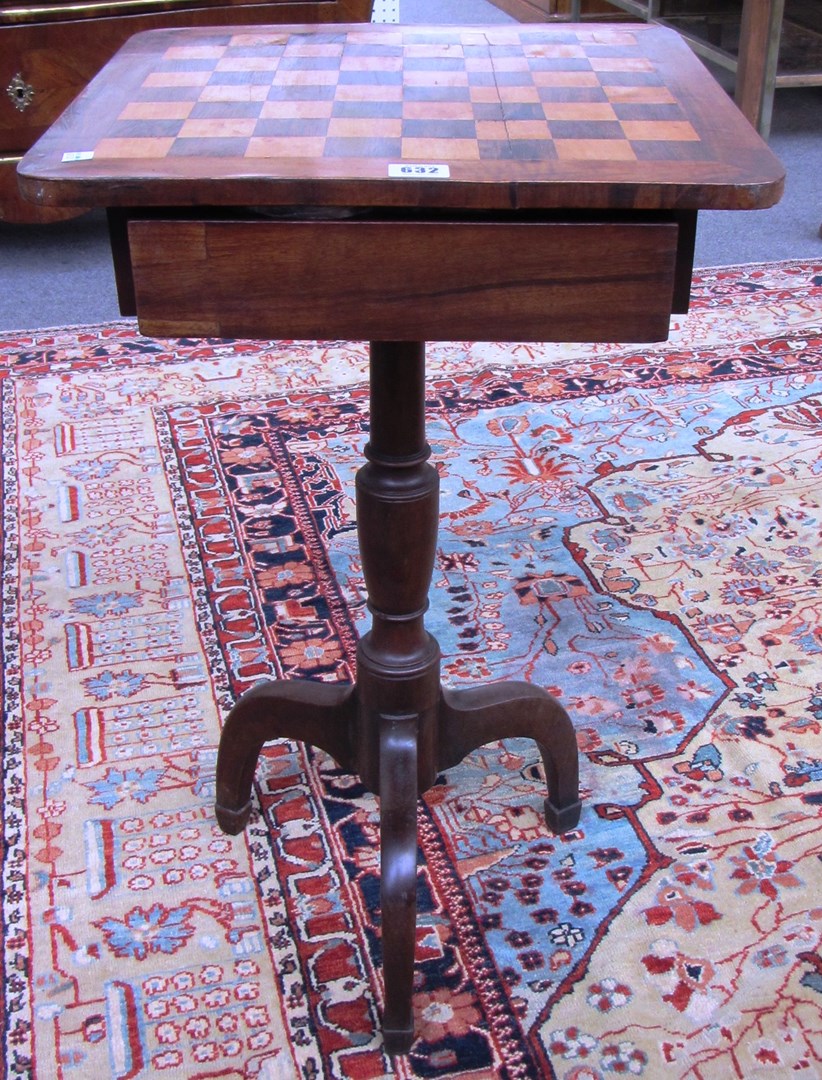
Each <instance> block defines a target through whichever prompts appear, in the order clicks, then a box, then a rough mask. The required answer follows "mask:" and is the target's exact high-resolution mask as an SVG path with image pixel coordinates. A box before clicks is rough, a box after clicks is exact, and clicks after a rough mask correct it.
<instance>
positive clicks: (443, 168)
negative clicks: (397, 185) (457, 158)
mask: <svg viewBox="0 0 822 1080" xmlns="http://www.w3.org/2000/svg"><path fill="white" fill-rule="evenodd" d="M388 175H389V176H395V177H397V178H399V179H400V180H418V179H419V178H420V177H425V179H426V180H447V179H448V177H449V176H450V175H451V170H450V169H449V168H448V166H447V165H424V164H413V163H412V162H410V161H409V162H402V163H401V164H393V165H389V166H388Z"/></svg>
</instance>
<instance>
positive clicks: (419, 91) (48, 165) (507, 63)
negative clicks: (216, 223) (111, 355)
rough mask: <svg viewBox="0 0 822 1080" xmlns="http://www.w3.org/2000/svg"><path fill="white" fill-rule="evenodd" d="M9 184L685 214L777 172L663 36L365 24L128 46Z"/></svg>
mask: <svg viewBox="0 0 822 1080" xmlns="http://www.w3.org/2000/svg"><path fill="white" fill-rule="evenodd" d="M20 174H21V178H22V179H21V183H22V187H23V191H24V193H25V194H26V195H28V197H30V198H33V199H34V200H35V201H38V202H44V203H52V204H61V203H63V204H66V203H67V204H75V205H92V204H93V205H97V204H99V203H100V202H101V201H103V202H105V203H108V204H109V205H131V204H135V203H139V204H142V205H146V204H147V203H148V204H158V205H172V204H173V205H178V206H180V205H190V204H197V205H201V204H203V203H213V204H215V205H227V204H231V205H238V204H248V203H252V204H265V205H283V204H285V205H294V204H303V205H304V204H309V205H319V206H322V205H371V206H374V205H391V206H421V205H422V206H431V207H436V206H442V207H455V206H459V207H463V208H474V209H481V208H486V207H487V208H495V209H498V208H508V207H516V208H550V207H559V206H561V207H564V208H569V207H580V208H588V209H590V208H612V207H614V206H620V207H624V208H631V207H636V206H640V207H641V208H643V209H654V208H657V207H659V208H670V207H677V208H683V209H684V208H688V209H694V208H696V209H699V208H703V207H713V208H721V207H726V208H740V207H741V208H746V207H758V206H767V205H771V204H772V203H773V202H775V201H776V199H778V197H779V194H780V193H781V185H782V175H783V170H782V167H781V165H780V163H779V161H778V160H777V159H776V158H775V157H774V156H773V155H772V154H771V152H770V151H769V150H768V148H767V146H766V145H765V144H764V143H763V142H762V141H761V140H760V139H759V137H758V136H757V135H756V133H755V132H754V131H753V129H752V128H751V127H750V125H749V124H748V122H747V121H746V120H745V119H744V118H743V117H742V115H741V114H740V113H739V112H738V111H737V109H736V107H735V106H734V105H733V104H732V102H731V101H730V100H729V99H728V97H727V95H726V94H725V92H724V91H723V90H722V89H721V88H720V87H719V86H718V84H717V83H716V82H715V81H714V79H713V78H712V77H711V76H710V75H709V74H708V72H707V71H706V69H705V68H704V67H703V65H702V64H701V63H700V61H698V60H697V59H696V57H694V56H693V54H692V53H691V51H690V49H689V48H688V47H687V45H686V44H685V43H684V42H683V41H682V40H681V39H680V38H679V36H678V35H677V34H675V33H674V32H673V31H670V30H666V29H663V28H660V27H654V26H642V25H637V26H626V25H625V24H620V25H619V26H617V25H613V26H612V25H607V24H596V25H591V24H587V25H573V24H551V25H544V26H543V25H536V24H526V25H522V26H516V25H512V26H487V27H454V26H437V27H423V26H406V27H403V26H395V25H383V26H378V25H368V24H363V25H347V26H331V27H329V26H328V25H323V26H317V27H310V26H295V27H282V26H270V27H257V28H247V27H234V28H232V27H223V28H203V29H199V28H197V29H188V28H186V29H174V30H154V31H148V32H146V33H142V34H138V35H136V36H135V37H134V38H132V39H131V41H130V42H128V44H127V45H126V46H125V47H124V48H123V49H122V50H121V51H120V52H119V53H118V54H117V55H116V56H115V57H114V58H113V59H112V60H111V61H110V63H109V64H108V65H107V67H106V68H105V69H104V70H103V71H102V72H101V73H100V74H99V75H98V76H97V78H96V79H95V80H93V81H92V83H91V84H90V85H89V86H88V87H87V88H86V90H85V91H84V92H83V94H82V95H81V96H80V98H78V100H77V101H76V102H75V103H74V105H72V106H71V107H70V108H69V109H68V110H67V112H66V113H65V114H64V115H63V117H62V118H61V119H60V121H58V123H57V124H56V125H55V126H54V127H53V128H52V129H51V130H50V131H49V132H48V133H47V134H46V135H45V136H44V137H43V139H41V140H40V142H38V143H37V144H36V145H35V146H34V147H33V148H32V150H31V151H30V152H29V153H28V154H27V155H26V157H25V159H24V161H23V162H22V164H21V166H20Z"/></svg>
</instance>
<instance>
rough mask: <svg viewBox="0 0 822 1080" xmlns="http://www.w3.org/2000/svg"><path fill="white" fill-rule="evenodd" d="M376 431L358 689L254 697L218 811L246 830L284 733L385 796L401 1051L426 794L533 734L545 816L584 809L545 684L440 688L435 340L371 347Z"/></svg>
mask: <svg viewBox="0 0 822 1080" xmlns="http://www.w3.org/2000/svg"><path fill="white" fill-rule="evenodd" d="M370 423H371V427H370V441H369V443H368V445H367V446H366V449H365V456H366V458H367V459H368V460H367V463H366V464H365V465H364V466H363V467H362V468H361V469H360V470H359V472H358V474H357V523H358V531H359V543H360V552H361V555H362V564H363V574H364V577H365V584H366V589H367V591H368V605H369V609H370V611H371V614H372V626H371V630H370V631H369V632H368V633H367V634H366V635H365V636H364V637H363V638H362V640H361V641H360V643H359V647H358V651H357V681H356V684H355V685H353V686H349V685H338V684H329V683H315V682H290V681H284V680H279V681H269V682H263V683H259V684H258V685H256V686H254V687H253V688H252V689H251V690H249V691H247V692H246V693H245V694H243V695H242V696H241V697H240V699H239V700H238V701H237V703H236V705H235V706H234V708H233V709H232V710H231V712H230V713H229V715H228V717H227V718H226V722H225V726H224V728H223V733H222V737H221V739H220V748H219V753H218V757H217V799H216V813H217V820H218V821H219V824H220V827H221V828H222V829H223V830H224V831H225V832H228V833H238V832H240V831H241V830H242V829H243V828H244V826H245V824H246V822H247V821H248V817H249V814H250V812H251V786H252V783H253V779H254V771H255V767H256V764H257V759H258V757H259V754H260V751H261V749H262V746H263V744H264V743H266V742H268V741H270V740H271V739H277V738H287V739H299V740H302V741H303V742H307V743H310V744H312V745H314V746H318V747H320V748H321V749H323V750H325V751H326V752H327V753H329V754H330V755H331V756H332V757H333V758H334V759H335V761H336V762H337V763H338V765H339V766H340V767H341V768H342V769H345V770H347V771H349V772H352V773H358V774H359V776H360V777H361V779H362V781H363V783H364V785H365V786H366V787H367V788H368V789H369V790H370V791H372V792H374V793H375V794H377V795H378V796H379V798H380V843H381V884H380V906H381V916H382V946H383V973H384V979H385V1011H384V1016H383V1033H384V1038H385V1045H386V1049H387V1050H388V1052H389V1053H390V1054H399V1053H404V1052H406V1051H407V1050H408V1049H409V1048H410V1046H411V1043H412V1042H413V1038H414V1024H413V1011H412V1004H411V997H412V984H413V969H414V943H415V938H416V883H417V798H418V796H419V795H420V794H421V793H422V792H424V791H426V790H427V789H428V788H430V787H431V786H432V785H433V784H434V783H435V781H436V778H437V776H438V774H439V773H440V772H441V771H442V770H443V769H447V768H450V767H452V766H454V765H457V764H458V763H459V762H460V761H461V760H462V759H463V757H465V755H466V754H468V753H469V752H470V751H472V750H475V749H476V748H477V747H479V746H483V745H484V744H486V743H489V742H494V741H496V740H498V739H509V738H517V737H523V736H527V737H529V738H532V739H534V740H535V741H536V743H537V744H538V746H539V750H540V753H541V755H542V760H543V762H544V765H545V775H546V779H547V786H548V798H547V799H546V800H545V817H546V821H547V823H548V825H549V827H550V828H551V829H553V830H554V831H555V832H565V831H567V830H568V829H572V828H573V827H574V826H575V825H576V824H577V822H578V820H579V815H580V802H579V791H578V758H577V745H576V737H575V734H574V729H573V726H572V724H571V720H570V718H569V716H568V714H567V713H566V712H565V710H564V709H563V708H562V706H561V705H560V704H559V702H558V701H556V699H554V698H553V697H551V695H550V694H548V693H546V692H545V691H544V690H542V689H540V688H539V687H536V686H531V685H530V684H528V683H524V682H522V683H521V682H511V683H492V684H489V685H487V686H478V687H473V688H467V689H462V690H448V689H445V688H443V687H442V686H441V684H440V652H439V647H438V645H437V642H436V640H435V639H434V638H433V637H432V636H431V634H429V633H428V632H427V630H426V629H425V626H424V613H425V610H426V608H427V606H428V601H427V596H428V589H429V586H430V583H431V576H432V573H433V569H434V558H435V553H436V544H437V529H438V519H439V475H438V473H437V471H436V469H434V468H433V467H432V466H431V465H429V464H428V457H429V456H430V447H429V446H428V444H427V443H426V441H425V346H424V345H423V344H422V343H419V342H372V343H371V422H370Z"/></svg>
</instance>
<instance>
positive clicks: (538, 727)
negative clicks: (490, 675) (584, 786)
mask: <svg viewBox="0 0 822 1080" xmlns="http://www.w3.org/2000/svg"><path fill="white" fill-rule="evenodd" d="M439 720H440V722H439V747H440V749H439V767H440V768H441V769H448V768H451V767H452V766H454V765H458V764H459V762H460V761H462V759H463V758H464V757H465V755H466V754H468V753H470V752H471V751H472V750H476V749H477V747H479V746H484V745H485V744H486V743H489V742H495V741H496V740H497V739H516V738H530V739H533V740H534V741H535V742H536V744H537V746H538V747H539V750H540V753H541V755H542V761H543V764H544V766H545V778H546V780H547V783H548V798H547V799H546V800H545V820H546V822H547V824H548V826H549V828H551V829H552V830H553V831H554V832H557V833H561V832H567V831H568V830H569V829H573V828H574V827H575V826H576V825H577V823H578V822H579V816H580V812H581V807H582V804H581V803H580V800H579V755H578V750H577V740H576V734H575V732H574V726H573V724H572V722H571V718H570V717H569V716H568V713H567V712H566V711H565V709H563V707H562V706H561V705H560V703H559V702H558V701H557V700H556V698H554V697H552V696H551V695H550V694H549V693H547V691H545V690H543V689H542V688H541V687H539V686H532V685H531V684H530V683H524V682H509V683H492V684H491V685H489V686H476V687H469V688H468V689H465V690H443V702H442V707H441V709H440V718H439Z"/></svg>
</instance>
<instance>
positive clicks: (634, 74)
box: [19, 24, 783, 1053]
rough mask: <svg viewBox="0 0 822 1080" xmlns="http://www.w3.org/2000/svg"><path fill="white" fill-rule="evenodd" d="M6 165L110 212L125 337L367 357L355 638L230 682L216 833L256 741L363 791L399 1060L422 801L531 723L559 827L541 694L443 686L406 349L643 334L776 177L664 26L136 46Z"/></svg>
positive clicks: (431, 541) (47, 201)
mask: <svg viewBox="0 0 822 1080" xmlns="http://www.w3.org/2000/svg"><path fill="white" fill-rule="evenodd" d="M19 173H20V184H21V188H22V191H23V193H24V195H25V196H26V197H28V198H29V199H31V200H33V201H34V202H36V203H39V204H41V205H48V206H71V205H78V206H85V207H90V206H105V207H107V208H108V211H109V218H110V222H111V231H112V241H113V250H114V255H115V269H116V273H117V279H118V288H119V294H120V304H121V308H122V311H123V313H124V314H136V315H137V317H138V320H139V324H140V328H141V330H142V331H143V332H144V333H146V334H155V335H162V336H170V335H198V334H200V335H210V336H231V337H236V336H239V337H253V338H262V339H267V338H312V339H315V338H321V339H327V338H355V339H366V340H368V341H370V342H371V346H370V348H371V419H370V441H369V442H368V445H367V446H366V449H365V457H366V459H367V461H366V463H365V464H364V465H363V467H362V469H361V470H360V472H359V473H358V476H357V483H356V487H357V519H358V529H359V539H360V548H361V553H362V563H363V572H364V576H365V581H366V587H367V590H368V596H369V607H370V610H371V613H372V627H371V630H370V631H369V632H368V633H367V634H365V636H364V637H363V638H362V640H361V641H360V643H359V648H358V654H357V680H356V684H355V685H353V686H347V685H335V684H327V683H313V682H285V681H268V682H263V683H261V684H259V685H257V686H255V687H253V688H252V689H251V690H250V691H248V692H247V693H245V694H243V695H242V696H241V697H240V699H239V700H238V701H237V703H236V705H235V706H234V708H233V709H232V710H231V712H230V714H229V716H228V718H227V719H226V722H225V726H224V729H223V733H222V737H221V740H220V748H219V755H218V764H217V818H218V820H219V822H220V825H221V826H222V828H223V829H225V830H226V831H228V832H232V833H234V832H238V831H240V830H241V829H242V828H243V827H244V825H245V823H246V821H247V819H248V816H249V813H250V809H251V787H252V780H253V776H254V770H255V765H256V762H257V758H258V755H259V753H260V750H261V747H262V745H263V744H264V743H265V742H267V741H268V740H270V739H274V738H278V737H287V738H292V739H302V740H305V741H307V742H309V743H311V744H314V745H316V746H319V747H322V748H323V749H324V750H326V751H327V752H328V753H329V754H331V755H332V756H333V757H334V758H335V759H336V761H337V762H338V763H339V765H340V766H341V767H343V768H345V769H347V770H350V771H352V772H357V773H359V774H360V776H361V777H362V779H363V781H364V783H365V785H366V786H367V787H368V788H369V789H370V790H372V791H374V792H376V793H377V794H378V795H379V797H380V803H381V842H382V856H381V858H382V883H381V907H382V926H383V930H382V938H383V969H384V975H385V1008H384V1023H383V1028H384V1036H385V1043H386V1047H387V1049H388V1051H389V1052H390V1053H400V1052H403V1051H405V1050H407V1049H408V1047H409V1046H410V1044H411V1042H412V1040H413V1033H414V1024H413V1010H412V992H411V991H412V978H413V963H414V939H415V920H416V901H415V891H416V858H417V835H416V804H417V798H418V795H419V794H420V793H421V792H423V791H425V790H426V789H427V788H429V787H430V786H431V785H432V784H433V783H434V782H435V779H436V777H437V775H438V773H439V772H440V771H441V770H443V769H447V768H449V767H450V766H453V765H456V764H457V763H458V762H459V761H460V760H461V759H462V758H463V757H464V756H465V754H467V753H468V752H469V751H471V750H473V749H475V748H476V747H478V746H481V745H483V744H484V743H487V742H490V741H493V740H496V739H501V738H509V737H515V736H527V737H530V738H533V739H534V740H535V741H536V742H537V744H538V745H539V748H540V751H541V754H542V758H543V761H544V764H545V772H546V779H547V788H548V797H547V799H546V802H545V811H546V819H547V823H548V825H549V826H550V828H551V829H553V830H557V831H564V830H568V829H571V828H573V827H574V826H575V825H576V824H577V821H578V819H579V815H580V803H579V796H578V772H577V748H576V740H575V735H574V730H573V727H572V724H571V720H570V719H569V717H568V714H567V713H566V712H565V710H564V709H563V708H562V707H561V705H560V704H559V703H558V702H557V701H556V700H555V699H554V698H552V697H551V696H550V695H548V694H547V693H545V692H544V691H543V690H542V689H540V688H539V687H535V686H531V685H529V684H526V683H501V684H492V685H486V686H479V687H474V688H466V689H459V690H453V689H445V688H443V687H441V685H440V673H439V648H438V645H437V642H436V641H435V640H434V638H433V637H432V636H431V635H430V634H429V633H428V632H427V630H426V629H425V625H424V612H425V609H426V606H427V593H428V588H429V584H430V580H431V575H432V572H433V566H434V556H435V548H436V540H437V524H438V497H437V490H438V475H437V472H436V470H435V469H434V468H433V467H432V466H431V465H430V464H429V462H428V457H429V447H428V445H427V443H426V441H425V417H424V393H425V382H424V352H425V348H424V344H423V343H424V342H425V341H431V340H433V341H440V340H454V339H456V340H463V339H473V340H503V341H505V340H510V341H541V340H554V341H595V340H606V341H618V340H622V341H631V342H640V341H656V340H660V339H664V338H665V337H667V334H668V326H669V320H670V316H671V313H672V312H684V311H686V310H687V305H688V297H689V289H690V280H691V268H692V258H693V244H694V235H695V228H696V215H697V211H698V210H699V209H702V208H711V209H728V210H733V209H752V208H756V207H764V206H768V205H770V204H772V203H774V202H775V201H776V200H777V199H778V198H779V196H780V193H781V189H782V181H783V173H782V168H781V166H780V164H779V162H778V161H777V160H776V159H775V158H774V157H773V155H772V154H771V153H770V151H769V150H768V148H767V147H766V146H765V144H764V143H763V142H762V141H761V139H760V138H759V137H758V136H757V135H756V133H755V132H754V131H753V129H752V128H751V127H750V125H749V124H748V123H747V121H745V120H744V119H743V117H742V116H741V115H740V113H739V112H738V111H737V110H736V108H735V107H734V105H733V104H732V103H731V102H730V100H729V99H728V98H727V97H726V95H725V94H724V93H723V91H722V90H721V89H720V88H719V86H718V85H717V84H716V83H715V82H714V81H713V79H712V78H711V77H710V76H709V75H708V73H707V72H706V71H705V69H704V68H703V67H702V65H701V64H700V62H699V61H698V60H696V59H695V58H694V56H693V55H692V53H691V51H690V50H689V49H688V47H687V46H686V45H685V44H684V43H683V42H682V41H681V40H680V39H679V38H678V36H677V35H676V34H675V33H673V32H672V31H668V30H664V29H660V28H658V27H647V26H636V27H634V26H632V27H629V28H626V27H625V26H604V25H596V26H582V25H579V26H576V25H567V24H563V25H557V24H554V25H551V26H539V25H528V26H502V27H497V26H494V27H400V26H356V25H348V26H333V27H329V26H298V27H285V28H284V27H273V26H272V27H257V28H255V29H248V28H243V27H235V28H230V27H229V28H217V29H213V28H207V29H186V30H168V31H166V30H161V31H152V32H148V33H145V34H141V35H138V36H137V37H135V38H133V39H132V40H131V41H130V42H129V44H128V45H127V46H125V48H124V49H123V50H122V51H121V52H120V53H119V54H118V55H117V56H116V57H115V58H114V59H113V60H112V61H111V62H110V63H109V65H108V66H107V67H106V68H105V69H104V70H103V71H102V73H101V74H100V75H99V76H98V77H97V78H96V79H95V80H94V81H93V82H92V83H91V84H90V85H89V86H88V87H87V89H86V90H85V91H84V92H83V94H82V95H81V96H80V98H79V99H78V100H77V101H76V102H75V104H74V105H73V106H71V107H70V108H69V110H68V111H67V112H66V113H65V114H64V116H63V117H62V118H61V119H60V120H59V121H58V122H57V123H56V124H55V125H54V126H53V127H52V128H51V129H50V131H49V132H48V133H47V134H46V135H45V136H44V137H43V138H42V139H41V141H40V142H39V143H37V144H36V146H35V147H33V148H32V150H31V151H30V152H29V153H28V154H27V155H26V157H25V159H24V160H23V162H22V164H21V166H20V170H19Z"/></svg>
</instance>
